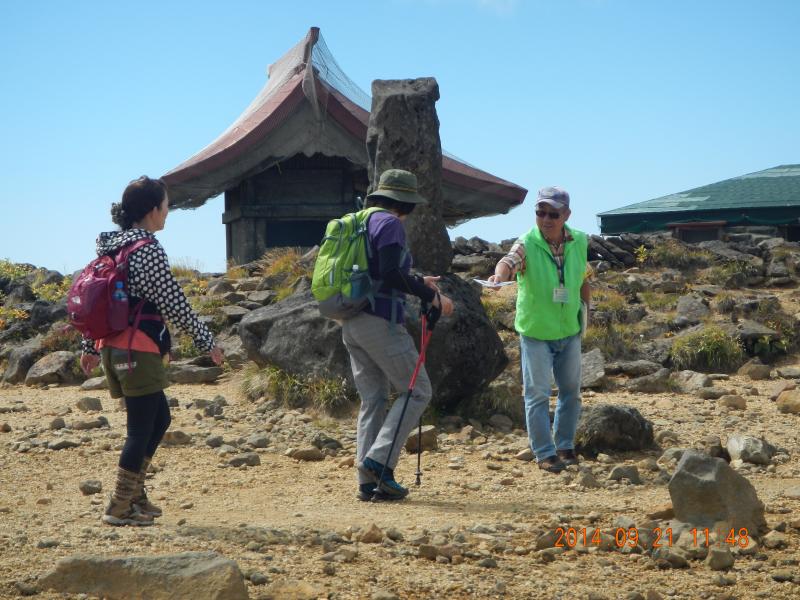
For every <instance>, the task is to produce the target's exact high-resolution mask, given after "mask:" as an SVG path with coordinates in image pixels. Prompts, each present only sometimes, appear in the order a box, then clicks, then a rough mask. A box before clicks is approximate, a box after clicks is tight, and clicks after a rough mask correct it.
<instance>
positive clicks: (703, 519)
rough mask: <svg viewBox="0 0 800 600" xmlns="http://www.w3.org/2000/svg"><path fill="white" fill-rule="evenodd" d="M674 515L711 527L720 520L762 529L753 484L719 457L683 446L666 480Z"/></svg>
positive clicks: (757, 530) (761, 514)
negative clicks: (684, 448) (680, 456)
mask: <svg viewBox="0 0 800 600" xmlns="http://www.w3.org/2000/svg"><path fill="white" fill-rule="evenodd" d="M669 495H670V498H671V499H672V506H673V508H674V510H675V517H676V518H677V519H678V520H679V521H682V522H684V523H690V524H692V525H699V526H701V527H709V528H713V527H715V525H716V524H717V523H719V522H720V521H724V522H725V523H727V524H729V525H730V526H731V527H733V528H735V529H737V530H738V529H739V528H741V527H746V528H747V530H748V531H749V532H751V534H752V535H760V533H761V532H764V531H766V521H765V520H764V504H763V503H762V502H761V501H760V500H759V499H758V496H757V495H756V491H755V488H753V485H752V484H751V483H750V482H749V481H747V479H745V478H744V477H742V476H741V475H739V474H738V473H736V472H735V471H734V470H733V469H732V468H731V467H730V466H728V464H727V463H726V462H725V461H724V460H722V459H720V458H712V457H710V456H708V455H706V454H702V453H700V452H697V451H695V450H686V451H685V452H684V454H683V457H682V458H681V460H680V462H679V463H678V466H677V468H676V469H675V473H674V474H673V475H672V478H671V479H670V481H669Z"/></svg>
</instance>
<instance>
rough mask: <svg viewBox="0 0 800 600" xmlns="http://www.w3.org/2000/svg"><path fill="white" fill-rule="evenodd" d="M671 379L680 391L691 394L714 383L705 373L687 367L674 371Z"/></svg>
mask: <svg viewBox="0 0 800 600" xmlns="http://www.w3.org/2000/svg"><path fill="white" fill-rule="evenodd" d="M672 379H673V381H675V382H676V383H677V385H678V387H680V389H681V391H683V392H684V393H686V394H693V393H696V392H698V391H700V390H701V389H703V388H707V387H711V386H712V385H714V381H713V380H712V379H711V377H709V376H708V375H706V374H705V373H698V372H697V371H690V370H688V369H687V370H684V371H678V372H677V373H674V374H673V375H672Z"/></svg>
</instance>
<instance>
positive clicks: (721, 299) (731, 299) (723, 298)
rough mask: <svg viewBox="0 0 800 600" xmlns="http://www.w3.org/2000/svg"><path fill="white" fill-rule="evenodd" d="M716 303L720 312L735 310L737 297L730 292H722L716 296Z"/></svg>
mask: <svg viewBox="0 0 800 600" xmlns="http://www.w3.org/2000/svg"><path fill="white" fill-rule="evenodd" d="M714 305H715V307H716V309H717V311H718V312H721V313H730V312H733V309H735V308H736V297H735V296H734V295H733V294H729V293H728V292H722V293H721V294H717V296H716V297H715V298H714Z"/></svg>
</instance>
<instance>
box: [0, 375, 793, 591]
mask: <svg viewBox="0 0 800 600" xmlns="http://www.w3.org/2000/svg"><path fill="white" fill-rule="evenodd" d="M726 385H728V386H729V387H736V388H739V387H744V386H745V385H747V386H750V385H751V382H743V381H740V380H738V379H736V378H734V379H733V380H732V381H731V382H726ZM757 387H758V388H759V389H760V395H759V396H752V397H749V399H748V402H749V406H748V411H747V415H746V416H744V417H739V416H737V415H731V413H728V412H724V413H719V414H716V413H715V414H713V415H710V416H706V417H703V419H702V420H699V418H700V417H701V416H702V413H700V412H698V410H697V406H698V405H697V404H696V399H691V398H690V397H688V396H682V395H655V396H645V397H638V398H637V397H634V396H632V395H629V394H624V393H617V394H605V395H600V394H598V395H595V396H593V397H592V396H591V395H589V396H588V397H587V398H586V402H587V403H591V402H600V401H610V402H615V403H624V404H630V405H633V406H636V407H637V408H639V409H640V410H641V411H642V413H643V414H644V415H645V416H646V417H647V418H649V419H651V420H653V421H654V422H655V423H656V426H657V430H658V429H659V428H663V427H664V425H663V424H669V428H670V429H672V430H673V431H675V432H676V433H677V434H678V436H679V439H680V441H681V445H683V446H689V445H691V443H692V442H694V441H695V440H696V439H698V438H699V437H701V436H702V435H707V434H709V433H712V434H717V435H721V436H722V437H723V438H724V437H727V435H728V434H730V433H732V432H733V431H734V430H736V431H740V430H741V432H742V433H748V434H752V435H757V434H758V435H760V433H759V432H761V431H763V432H764V435H766V436H767V437H768V439H770V441H771V442H772V443H774V444H776V445H779V446H784V447H787V448H791V449H792V451H794V449H796V447H797V429H796V425H797V423H796V422H789V421H788V419H789V417H787V416H785V415H778V414H777V413H776V412H775V409H774V405H773V404H772V403H771V402H770V401H769V399H768V393H767V392H768V387H769V382H767V383H765V384H761V383H758V384H757ZM217 394H221V395H223V396H224V397H225V398H226V399H227V401H228V403H229V407H228V408H226V418H225V419H224V420H220V421H213V420H210V419H207V418H200V419H198V418H197V414H196V413H197V411H196V410H194V409H190V408H186V406H187V405H188V404H189V403H191V401H192V399H194V398H211V397H213V396H215V395H217ZM87 395H90V396H95V397H99V398H101V399H102V400H103V405H104V409H105V410H104V411H103V413H102V414H103V415H105V416H106V417H107V418H108V419H109V421H110V424H111V427H110V428H103V429H93V430H89V431H75V432H70V433H68V434H67V436H66V437H69V438H70V439H76V440H79V441H81V440H82V443H81V445H80V447H78V448H71V449H66V450H59V451H52V450H46V449H43V448H37V447H34V448H32V449H31V450H29V451H27V452H24V453H21V452H18V451H15V450H13V449H12V447H13V444H14V443H15V442H17V441H18V440H20V439H22V438H24V437H25V436H26V435H30V436H32V437H33V438H34V439H36V438H42V439H51V440H52V439H58V433H59V432H53V431H50V430H49V429H48V427H49V423H50V422H51V421H52V420H53V419H54V418H56V417H57V416H59V415H62V414H63V415H64V417H63V418H64V419H65V420H66V421H68V422H70V421H71V420H74V419H76V418H79V417H85V416H86V415H81V414H80V413H76V411H75V410H74V406H75V403H76V402H77V400H78V399H79V398H81V397H83V396H87ZM169 395H170V396H172V397H175V398H177V399H178V402H179V405H180V407H178V408H175V409H174V410H173V425H172V428H171V429H172V430H181V431H184V432H186V433H188V434H190V435H192V436H193V438H194V440H195V441H194V443H192V444H191V445H189V446H177V447H165V448H163V449H161V450H160V451H159V454H158V455H157V456H156V463H157V465H158V466H159V467H160V471H159V472H158V473H157V474H156V475H155V477H154V478H153V479H152V481H151V483H152V485H153V490H152V492H151V498H152V499H153V500H154V501H155V502H156V503H157V504H160V505H162V506H163V508H164V512H165V515H164V517H163V518H162V519H160V520H159V522H158V525H157V526H156V527H151V528H146V529H131V528H111V527H107V526H103V525H102V524H101V523H100V516H101V515H102V510H103V505H104V502H105V498H106V494H107V492H108V491H109V490H110V489H111V487H112V485H113V480H112V476H113V473H114V468H115V465H116V461H117V458H118V451H117V449H116V448H117V446H118V445H119V444H120V443H121V441H122V439H123V437H122V436H123V432H124V413H123V412H122V411H119V410H115V408H114V403H113V402H112V401H111V400H110V399H109V398H108V397H107V395H106V394H105V392H92V393H86V392H82V391H80V390H79V389H77V388H74V387H67V388H51V389H48V390H41V389H30V388H23V387H11V388H5V389H0V407H19V406H25V407H27V409H28V410H27V411H25V412H7V413H5V414H0V425H2V423H8V424H9V425H10V427H11V429H12V431H11V432H8V433H0V598H13V597H17V595H18V589H17V587H15V584H16V583H17V582H25V581H26V578H27V579H30V578H31V577H33V576H35V575H38V574H40V573H43V572H45V571H47V570H48V569H50V568H51V567H52V565H53V564H54V562H55V561H56V560H57V559H58V558H60V557H63V556H69V555H73V554H76V553H79V552H85V553H91V554H104V555H105V554H109V555H110V554H163V553H173V552H182V551H189V550H206V549H210V550H215V551H217V552H220V553H222V554H224V555H225V556H227V557H229V558H232V559H234V560H236V561H237V562H238V563H239V565H240V567H241V568H242V570H243V571H245V572H246V573H248V574H249V573H250V572H258V573H261V574H263V575H264V576H265V579H266V580H267V581H268V582H269V583H273V582H277V581H286V580H300V581H303V582H306V584H308V585H310V586H312V587H313V588H315V589H316V590H317V592H318V594H319V595H320V596H321V597H325V596H326V595H327V596H328V597H331V598H342V599H344V598H371V597H373V594H374V593H375V592H376V591H378V590H388V591H391V592H393V593H395V594H396V595H397V597H399V598H487V597H509V598H564V599H567V598H570V599H571V598H588V597H590V594H591V593H594V594H598V595H597V596H596V597H597V598H601V597H604V598H627V597H631V598H633V597H634V596H629V594H633V593H640V594H642V597H647V598H658V597H663V598H667V597H671V598H721V597H736V598H791V597H798V589H800V588H798V586H797V585H793V584H792V583H778V582H776V581H774V580H773V579H772V577H771V572H773V571H775V570H776V569H788V570H790V571H793V572H794V573H798V567H797V563H798V560H797V559H798V553H797V548H798V542H800V534H799V533H798V530H796V529H792V528H791V527H789V528H787V535H788V536H789V547H788V548H787V549H784V550H775V551H769V552H768V553H767V554H766V559H765V560H760V559H757V558H753V557H747V558H740V559H738V560H737V563H736V566H735V567H734V570H733V571H731V572H728V573H727V574H726V575H725V576H726V577H729V578H731V580H735V583H733V585H721V584H720V579H719V577H720V575H719V574H718V573H716V572H713V571H711V570H709V569H708V568H707V567H705V566H704V565H703V563H702V562H697V561H693V562H692V563H691V565H690V568H688V569H673V570H666V571H661V570H659V569H657V568H656V566H655V564H654V562H653V561H652V560H651V559H650V558H649V557H645V556H641V555H637V554H625V553H621V552H618V551H613V552H606V551H599V550H597V549H594V548H592V549H591V550H590V551H589V552H576V551H574V550H571V551H568V552H565V553H564V554H560V555H554V556H552V557H543V556H541V555H540V554H538V553H537V549H536V540H537V538H539V536H540V535H542V534H543V533H546V532H548V531H553V530H555V529H556V528H557V527H558V526H559V525H561V526H565V525H568V526H571V527H574V528H576V529H577V530H580V529H581V528H583V527H586V528H588V529H590V530H592V529H594V528H595V527H599V528H607V527H611V526H612V525H613V524H614V523H615V520H616V519H617V518H618V517H621V516H625V517H630V518H632V519H634V521H635V522H637V523H638V522H642V521H643V519H644V515H645V514H646V513H647V512H648V511H650V510H651V509H652V508H654V507H656V506H659V505H662V504H664V503H666V502H668V501H669V494H668V491H667V488H666V486H665V485H664V484H663V483H658V482H657V481H656V480H655V479H654V476H652V475H649V474H647V475H645V476H644V478H645V483H644V485H621V486H614V487H611V488H600V489H592V490H587V489H584V488H580V487H578V486H576V485H575V484H574V482H573V481H572V478H573V475H568V476H566V477H556V476H552V475H549V474H545V473H543V472H541V471H539V470H537V469H536V468H535V466H533V465H532V464H530V463H524V462H521V461H518V460H515V459H514V458H513V457H514V454H513V452H510V451H509V449H511V450H516V449H519V448H520V447H524V446H525V438H524V437H522V436H520V435H518V434H517V435H515V434H512V435H511V436H505V437H504V438H503V437H497V438H492V439H490V441H489V443H488V444H486V445H484V446H474V445H469V444H464V443H461V442H458V441H455V440H449V439H448V440H446V441H445V443H446V444H447V445H443V447H441V448H440V449H439V450H438V451H435V452H431V453H426V454H424V455H423V484H422V486H421V487H420V488H419V489H417V488H415V487H413V485H412V495H411V497H410V499H409V500H407V501H405V502H402V503H394V504H388V503H362V502H358V501H357V500H356V499H355V494H354V492H355V474H354V471H353V469H352V468H349V467H342V466H340V462H341V461H342V460H343V458H344V457H347V456H348V455H350V454H351V452H349V451H344V452H340V453H339V456H337V457H333V458H327V459H326V460H324V461H321V462H298V461H295V460H293V459H291V458H288V457H286V456H284V455H283V451H282V449H281V448H278V450H277V451H274V450H271V449H270V448H269V447H268V448H267V449H266V450H263V451H259V456H260V459H261V465H260V466H258V467H254V468H247V469H235V468H220V467H219V466H218V465H219V463H220V457H219V456H218V454H217V451H216V450H215V449H212V448H210V447H208V446H207V445H205V443H204V441H203V440H204V439H205V437H206V436H207V435H209V433H211V432H213V433H219V434H220V435H223V436H224V437H226V438H228V437H231V438H234V437H237V436H244V437H246V435H248V434H250V433H252V432H254V431H260V430H263V426H262V424H263V420H262V419H261V418H260V417H259V416H258V415H255V414H254V413H253V406H252V405H251V404H250V403H248V402H246V401H244V400H242V399H241V397H240V395H239V393H238V382H237V380H236V378H235V377H234V378H233V379H232V380H229V381H227V382H223V383H222V384H220V385H217V386H175V387H173V388H170V390H169ZM706 402H707V401H706ZM67 407H72V408H73V412H71V413H68V414H64V413H66V408H67ZM732 418H734V419H739V420H738V421H736V422H734V421H731V419H732ZM791 418H792V419H797V417H791ZM331 423H332V422H330V421H326V422H325V423H321V424H327V425H331ZM313 425H314V422H312V423H310V424H308V426H313ZM334 425H335V426H336V427H338V428H339V432H338V433H339V437H340V438H341V439H343V440H345V442H346V441H347V439H348V435H349V433H348V432H349V431H350V430H351V429H352V427H353V423H352V421H351V420H342V421H340V422H338V423H334ZM518 433H519V432H518ZM331 435H333V437H337V435H336V433H332V434H331ZM345 445H346V447H347V443H345ZM659 455H660V453H659V452H655V451H654V452H651V453H635V454H631V455H629V456H622V455H620V456H615V457H614V461H615V462H617V463H623V462H625V460H629V461H639V460H641V459H642V458H645V457H648V456H651V457H653V458H658V456H659ZM457 457H463V463H461V464H462V465H463V466H462V468H460V469H458V470H454V469H451V468H450V466H449V465H451V464H452V463H453V459H454V458H457ZM592 464H593V465H596V464H597V463H592ZM414 469H415V460H414V457H412V456H405V455H404V456H403V458H402V459H401V465H400V467H399V468H398V472H397V475H398V478H399V479H400V480H401V481H404V482H406V483H412V482H413V477H414V475H413V473H414ZM747 476H748V478H749V479H750V480H751V481H752V482H753V484H754V485H755V487H756V489H757V491H758V493H759V496H760V497H761V499H762V500H763V501H764V502H765V503H766V504H767V507H768V515H767V519H768V522H769V523H770V524H771V525H773V526H774V525H775V524H776V523H780V522H784V523H789V522H792V521H797V520H798V519H799V518H800V501H798V500H792V499H787V498H785V497H783V496H782V493H783V492H784V491H785V490H787V489H789V488H791V487H796V486H798V485H800V460H798V458H797V456H796V455H792V457H791V462H790V463H788V464H786V465H781V466H780V468H779V470H778V471H777V472H776V473H769V472H759V471H758V470H755V471H753V472H751V473H749V474H748V475H747ZM598 478H599V475H598ZM85 479H99V480H101V481H102V482H103V493H101V494H99V495H97V496H89V497H87V496H83V495H82V494H81V492H80V491H79V490H78V484H79V482H80V481H82V480H85ZM466 484H472V487H477V486H480V487H479V489H468V488H465V487H464V486H465V485H466ZM373 523H374V524H375V525H377V527H378V528H380V529H381V530H382V531H384V532H387V531H388V530H390V529H392V528H394V529H396V530H398V532H399V533H400V534H402V537H403V540H402V541H391V540H388V539H385V540H384V542H382V543H378V544H366V543H352V544H351V543H345V542H346V541H347V540H348V539H351V540H355V539H356V537H357V535H358V530H359V529H361V530H364V529H366V528H368V527H369V526H370V525H371V524H373ZM270 531H271V532H272V533H271V534H270V533H269V532H270ZM336 540H339V541H336ZM421 540H425V542H424V543H429V544H432V545H454V544H455V545H460V546H461V547H462V551H463V556H464V558H463V559H462V560H461V561H459V560H453V561H438V562H437V561H432V560H426V559H424V558H419V557H417V553H418V548H419V543H420V541H421ZM462 540H463V541H462ZM342 547H346V548H351V549H355V550H357V552H358V554H357V556H356V557H355V558H354V560H352V562H335V563H330V562H326V561H323V560H321V557H322V556H323V555H324V554H326V553H327V552H328V551H329V550H331V549H332V548H333V549H335V548H342ZM488 559H491V560H488ZM481 565H483V566H481ZM326 571H327V572H326ZM255 579H256V581H257V580H258V578H257V577H256V578H255ZM248 588H249V591H250V595H251V597H252V598H259V597H262V596H263V597H267V587H266V586H256V585H253V584H251V583H249V584H248ZM649 592H650V593H651V595H650V596H648V595H647V594H648V593H649ZM655 594H658V595H655ZM725 594H730V595H729V596H725ZM38 597H40V598H48V599H49V598H57V597H61V596H58V595H55V594H53V593H51V592H44V593H41V594H39V595H38Z"/></svg>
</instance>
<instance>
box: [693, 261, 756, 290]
mask: <svg viewBox="0 0 800 600" xmlns="http://www.w3.org/2000/svg"><path fill="white" fill-rule="evenodd" d="M760 274H761V272H760V270H759V268H758V267H755V266H753V265H751V264H750V263H747V262H743V261H731V262H726V263H725V264H722V265H716V266H713V267H710V268H709V269H708V270H706V272H705V274H704V279H705V280H706V281H707V282H708V283H711V284H714V285H721V286H725V287H727V288H736V287H742V286H744V285H745V284H746V283H747V279H748V278H750V277H756V276H758V275H760Z"/></svg>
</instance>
